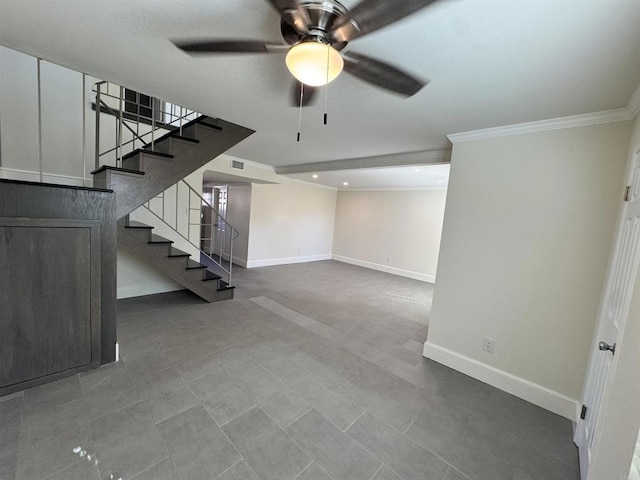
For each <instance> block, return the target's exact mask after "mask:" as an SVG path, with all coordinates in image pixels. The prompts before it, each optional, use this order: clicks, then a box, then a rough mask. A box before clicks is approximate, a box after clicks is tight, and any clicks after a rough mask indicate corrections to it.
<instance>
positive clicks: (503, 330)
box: [425, 122, 630, 418]
mask: <svg viewBox="0 0 640 480" xmlns="http://www.w3.org/2000/svg"><path fill="white" fill-rule="evenodd" d="M629 132H630V123H629V122H619V123H610V124H604V125H594V126H588V127H576V128H568V129H564V130H554V131H548V132H541V133H531V134H522V135H515V136H509V137H502V138H493V139H487V140H476V141H469V142H463V143H457V144H455V145H454V148H453V155H452V164H451V173H450V179H449V189H448V196H447V206H446V213H445V222H444V228H443V234H442V245H441V250H440V260H439V264H438V274H437V275H438V283H437V284H436V287H435V292H434V300H433V310H432V316H431V322H430V328H429V338H428V341H427V342H426V343H425V356H427V357H430V358H433V359H435V360H437V361H439V362H442V363H445V364H447V365H450V366H452V367H454V368H456V369H458V370H461V371H463V372H464V373H467V374H469V375H471V376H474V377H476V378H479V379H481V380H483V381H486V382H488V383H490V384H493V385H495V386H497V387H499V388H502V389H504V390H507V391H510V392H511V393H515V394H516V395H519V396H523V397H524V398H526V399H527V400H530V401H533V402H534V403H537V404H539V405H541V406H543V407H545V408H548V409H551V410H553V411H556V412H557V413H560V414H562V415H565V416H567V417H569V418H574V417H575V407H576V406H577V402H576V400H575V399H578V398H580V395H581V392H582V385H583V381H584V376H585V369H586V365H587V360H588V356H589V351H590V347H591V341H592V336H593V331H594V325H595V322H596V319H597V312H598V303H599V301H600V296H601V292H602V287H603V282H604V277H605V273H606V268H607V262H608V259H609V254H610V249H611V246H612V240H613V233H614V228H615V222H616V218H617V212H618V207H619V203H620V200H621V194H622V186H623V177H624V169H625V165H626V161H627V150H628V146H629V137H630V136H629ZM485 336H487V337H491V338H493V339H495V340H496V343H495V352H494V353H493V354H489V353H486V352H484V351H483V350H482V342H483V337H485Z"/></svg>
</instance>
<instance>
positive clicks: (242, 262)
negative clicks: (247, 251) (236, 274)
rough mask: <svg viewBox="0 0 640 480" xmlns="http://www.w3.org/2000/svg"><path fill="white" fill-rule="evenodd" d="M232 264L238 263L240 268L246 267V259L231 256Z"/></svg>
mask: <svg viewBox="0 0 640 480" xmlns="http://www.w3.org/2000/svg"><path fill="white" fill-rule="evenodd" d="M233 264H234V265H240V266H241V267H242V268H247V259H246V258H240V257H236V256H235V255H234V256H233Z"/></svg>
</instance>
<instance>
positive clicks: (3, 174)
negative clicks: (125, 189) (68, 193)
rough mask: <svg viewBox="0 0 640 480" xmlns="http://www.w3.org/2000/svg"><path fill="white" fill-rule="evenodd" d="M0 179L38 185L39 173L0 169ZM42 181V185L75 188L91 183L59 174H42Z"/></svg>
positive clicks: (89, 180)
mask: <svg viewBox="0 0 640 480" xmlns="http://www.w3.org/2000/svg"><path fill="white" fill-rule="evenodd" d="M0 178H6V179H8V180H23V181H25V182H38V183H40V172H34V171H32V170H20V169H18V168H7V167H0ZM42 180H43V182H44V183H53V184H56V185H73V186H76V187H84V186H85V182H87V183H91V181H92V180H91V179H90V178H82V177H74V176H71V175H61V174H59V173H43V174H42ZM61 180H66V181H61Z"/></svg>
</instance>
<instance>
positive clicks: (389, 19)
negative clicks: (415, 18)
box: [331, 0, 436, 42]
mask: <svg viewBox="0 0 640 480" xmlns="http://www.w3.org/2000/svg"><path fill="white" fill-rule="evenodd" d="M434 1H436V0H362V1H361V2H360V3H358V4H357V5H355V6H354V7H353V8H352V9H350V10H349V13H348V14H347V15H344V16H343V17H341V18H340V19H338V20H337V21H336V24H335V26H334V27H333V29H332V31H331V34H332V35H333V37H334V39H335V40H337V41H340V42H348V41H350V40H353V39H354V38H356V37H361V36H363V35H366V34H368V33H371V32H375V31H376V30H379V29H380V28H382V27H385V26H387V25H389V24H390V23H393V22H397V21H398V20H400V19H402V18H404V17H406V16H408V15H411V14H412V13H414V12H416V11H418V10H420V9H421V8H424V7H426V6H427V5H430V4H431V3H433V2H434Z"/></svg>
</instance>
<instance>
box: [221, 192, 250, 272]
mask: <svg viewBox="0 0 640 480" xmlns="http://www.w3.org/2000/svg"><path fill="white" fill-rule="evenodd" d="M250 220H251V184H246V185H230V186H229V187H227V221H228V222H229V225H231V226H232V227H233V228H235V229H236V230H237V231H238V235H239V236H238V238H236V240H235V241H234V242H233V262H234V263H237V264H238V265H240V266H242V267H246V266H247V258H248V256H249V225H250Z"/></svg>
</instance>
